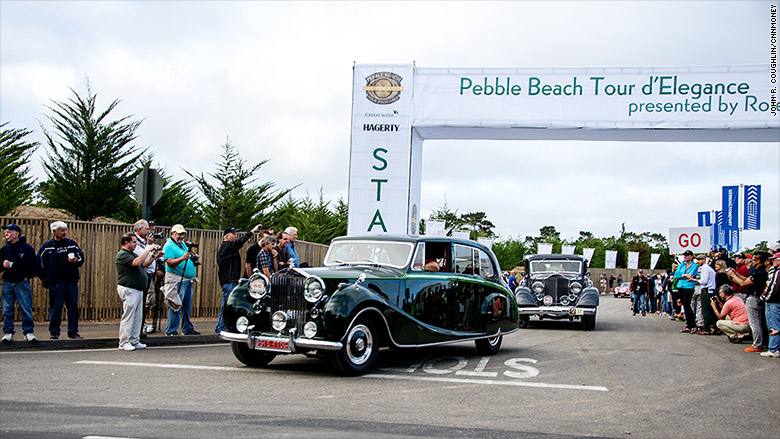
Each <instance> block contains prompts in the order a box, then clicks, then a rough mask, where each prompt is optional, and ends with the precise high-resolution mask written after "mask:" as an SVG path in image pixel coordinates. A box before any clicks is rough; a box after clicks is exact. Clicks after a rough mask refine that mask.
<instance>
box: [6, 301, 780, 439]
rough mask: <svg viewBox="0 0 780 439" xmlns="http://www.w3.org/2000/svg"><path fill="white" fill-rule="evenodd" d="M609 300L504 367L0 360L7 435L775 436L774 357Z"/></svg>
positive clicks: (180, 355)
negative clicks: (349, 372)
mask: <svg viewBox="0 0 780 439" xmlns="http://www.w3.org/2000/svg"><path fill="white" fill-rule="evenodd" d="M681 327H682V324H681V323H676V322H671V321H669V319H668V318H665V317H660V316H656V315H652V316H651V315H648V316H647V317H641V316H636V317H632V316H631V313H629V312H628V301H627V300H626V299H615V298H613V297H611V296H602V306H601V307H600V308H599V315H598V322H597V324H596V331H593V332H585V331H583V330H582V329H581V328H580V327H579V326H578V325H574V324H569V323H568V322H551V321H542V322H538V321H532V325H531V327H530V328H527V329H523V330H521V331H520V332H518V333H515V334H512V335H511V336H508V337H506V338H505V340H504V345H503V347H502V349H501V351H500V352H499V354H498V355H496V356H493V357H482V356H479V355H478V354H477V353H476V351H475V349H474V347H473V344H471V343H464V344H458V345H452V346H449V347H441V348H436V349H427V350H401V351H398V350H383V351H382V353H381V355H380V359H379V367H378V368H377V370H376V371H375V372H374V373H372V374H370V375H367V376H365V377H359V378H342V377H339V376H336V375H334V373H333V371H332V369H331V368H330V365H329V364H328V363H327V361H325V360H323V359H321V358H308V357H304V356H297V355H296V356H286V357H278V358H277V359H275V360H274V361H273V362H272V363H271V364H270V365H269V367H267V368H265V369H251V368H247V367H244V366H243V365H241V364H240V363H239V362H238V361H237V360H235V359H234V358H233V356H232V354H231V353H230V349H229V347H228V346H227V345H225V344H213V345H198V346H181V347H156V348H154V349H147V350H145V351H136V352H130V353H127V352H120V351H118V350H116V349H102V350H101V349H93V350H75V351H74V350H70V351H32V352H30V351H21V352H3V353H0V379H1V380H2V382H1V383H0V384H1V385H0V436H2V437H3V438H6V437H10V438H13V437H22V438H25V437H29V438H39V437H53V438H83V437H88V436H98V435H99V436H109V437H134V438H188V439H195V438H215V437H231V438H243V437H247V438H249V437H269V438H270V437H274V438H277V437H304V436H308V437H314V438H365V437H377V438H410V437H440V438H492V437H542V438H553V437H581V436H589V437H612V438H618V437H631V438H635V437H640V438H643V437H685V438H698V437H702V438H703V437H707V438H717V437H722V438H733V437H776V434H777V431H778V429H780V417H779V416H778V415H779V410H780V408H778V400H780V360H776V359H767V358H762V357H759V356H757V355H754V354H753V355H751V354H745V353H743V352H742V346H740V345H732V344H730V343H728V342H727V341H726V339H725V337H713V336H699V335H690V334H680V333H678V330H679V329H680V328H681Z"/></svg>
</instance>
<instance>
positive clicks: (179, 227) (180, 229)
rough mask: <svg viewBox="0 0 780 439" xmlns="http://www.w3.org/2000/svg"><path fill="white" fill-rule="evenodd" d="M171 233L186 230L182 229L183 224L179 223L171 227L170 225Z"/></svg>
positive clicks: (184, 231)
mask: <svg viewBox="0 0 780 439" xmlns="http://www.w3.org/2000/svg"><path fill="white" fill-rule="evenodd" d="M171 233H187V231H186V230H184V226H183V225H181V224H176V225H174V226H173V227H171Z"/></svg>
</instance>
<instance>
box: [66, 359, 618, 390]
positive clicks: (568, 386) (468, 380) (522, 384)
mask: <svg viewBox="0 0 780 439" xmlns="http://www.w3.org/2000/svg"><path fill="white" fill-rule="evenodd" d="M74 364H96V365H105V366H135V367H156V368H160V369H189V370H227V371H244V372H246V371H252V372H272V371H271V370H268V369H258V368H247V367H226V366H198V365H194V364H161V363H133V362H128V361H93V360H82V361H76V362H74ZM363 378H382V379H389V380H412V381H435V382H442V383H457V384H486V385H493V386H515V387H542V388H547V389H568V390H594V391H598V392H608V391H609V389H607V388H606V387H603V386H585V385H577V384H550V383H531V382H526V381H498V380H486V379H474V378H446V377H431V376H408V375H392V374H368V375H364V376H363Z"/></svg>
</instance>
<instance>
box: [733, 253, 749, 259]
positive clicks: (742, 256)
mask: <svg viewBox="0 0 780 439" xmlns="http://www.w3.org/2000/svg"><path fill="white" fill-rule="evenodd" d="M737 258H742V259H745V258H746V256H745V254H744V253H737V254H736V255H734V259H737Z"/></svg>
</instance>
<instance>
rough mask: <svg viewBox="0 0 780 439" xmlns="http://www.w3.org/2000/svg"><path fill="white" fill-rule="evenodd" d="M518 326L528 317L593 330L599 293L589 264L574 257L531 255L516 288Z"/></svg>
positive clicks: (522, 324) (526, 320) (580, 258)
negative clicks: (579, 323)
mask: <svg viewBox="0 0 780 439" xmlns="http://www.w3.org/2000/svg"><path fill="white" fill-rule="evenodd" d="M515 299H516V300H517V306H518V307H519V312H520V326H521V327H522V326H525V325H527V324H528V321H529V319H530V317H531V316H538V317H539V318H540V319H543V318H551V319H569V320H570V321H575V320H579V321H582V323H583V324H584V326H585V329H586V330H589V331H592V330H593V329H595V327H596V309H597V307H598V305H599V292H598V290H597V289H596V288H594V287H593V282H592V281H591V280H590V273H589V272H588V261H587V260H586V259H584V258H583V257H581V256H577V255H560V254H555V255H534V256H529V257H527V258H526V259H525V271H524V272H523V280H521V281H520V285H519V286H518V287H517V288H516V289H515Z"/></svg>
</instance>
